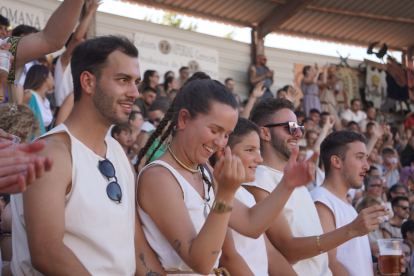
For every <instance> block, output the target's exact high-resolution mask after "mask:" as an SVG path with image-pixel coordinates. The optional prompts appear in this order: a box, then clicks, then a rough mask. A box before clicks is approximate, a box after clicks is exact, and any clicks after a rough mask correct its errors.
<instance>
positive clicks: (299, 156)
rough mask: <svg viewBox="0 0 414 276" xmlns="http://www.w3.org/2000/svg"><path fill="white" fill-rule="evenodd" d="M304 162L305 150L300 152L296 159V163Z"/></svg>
mask: <svg viewBox="0 0 414 276" xmlns="http://www.w3.org/2000/svg"><path fill="white" fill-rule="evenodd" d="M305 160H306V150H300V151H299V154H298V157H297V158H296V161H297V162H303V161H305Z"/></svg>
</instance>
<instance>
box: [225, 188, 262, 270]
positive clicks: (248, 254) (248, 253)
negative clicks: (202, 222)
mask: <svg viewBox="0 0 414 276" xmlns="http://www.w3.org/2000/svg"><path fill="white" fill-rule="evenodd" d="M236 198H237V199H238V200H239V201H240V202H242V203H243V204H244V205H246V206H248V207H250V208H251V207H253V206H254V205H255V204H256V201H255V199H254V197H253V195H252V194H251V193H249V192H248V191H247V190H246V189H245V188H243V187H240V188H239V189H238V190H237V192H236ZM232 232H233V240H234V245H235V246H236V250H237V252H238V253H239V254H240V256H242V257H243V259H244V260H245V262H246V263H247V265H248V266H249V268H250V270H251V271H252V272H253V274H254V275H255V276H269V273H268V260H267V251H266V244H265V239H264V236H263V235H261V236H260V237H259V238H258V239H252V238H249V237H246V236H243V235H241V234H239V233H238V232H237V231H235V230H232Z"/></svg>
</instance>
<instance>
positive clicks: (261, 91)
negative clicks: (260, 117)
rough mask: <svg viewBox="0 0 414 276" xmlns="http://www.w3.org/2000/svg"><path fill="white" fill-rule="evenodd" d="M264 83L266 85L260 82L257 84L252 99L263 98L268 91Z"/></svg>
mask: <svg viewBox="0 0 414 276" xmlns="http://www.w3.org/2000/svg"><path fill="white" fill-rule="evenodd" d="M264 83H265V82H264V81H260V82H258V83H257V84H256V86H255V87H254V89H253V91H252V95H251V97H253V98H256V99H258V98H260V97H261V96H263V94H264V92H265V91H266V89H267V88H266V87H263V85H264Z"/></svg>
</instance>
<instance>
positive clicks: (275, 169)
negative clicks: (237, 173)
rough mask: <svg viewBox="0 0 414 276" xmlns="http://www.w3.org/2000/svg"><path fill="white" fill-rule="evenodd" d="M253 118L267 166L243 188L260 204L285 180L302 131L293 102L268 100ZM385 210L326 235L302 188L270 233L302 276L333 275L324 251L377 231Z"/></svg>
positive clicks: (370, 212)
mask: <svg viewBox="0 0 414 276" xmlns="http://www.w3.org/2000/svg"><path fill="white" fill-rule="evenodd" d="M250 119H251V120H252V121H253V122H255V123H256V124H258V125H259V126H260V129H261V134H260V149H261V154H262V158H263V163H262V164H261V165H259V166H258V167H257V169H256V181H255V182H252V183H245V184H244V187H245V188H246V189H247V190H248V191H249V192H251V193H252V194H253V196H254V197H255V199H256V202H259V201H260V200H262V199H263V198H265V197H266V196H268V195H269V193H271V192H272V191H273V190H274V189H275V187H276V186H277V185H278V184H279V182H280V180H281V179H282V177H283V170H284V167H285V165H286V164H287V161H288V159H289V156H290V155H291V154H292V151H293V149H294V148H295V147H297V142H298V139H299V138H300V137H301V136H302V133H303V128H301V127H300V126H298V125H297V121H296V116H295V113H293V104H292V103H291V102H290V101H288V100H285V99H265V100H263V101H261V102H259V103H257V104H256V105H255V107H254V108H253V109H252V111H251V116H250ZM384 209H385V207H383V206H373V207H371V208H368V209H366V210H365V211H364V212H363V213H362V214H361V215H359V216H358V217H357V218H356V219H355V220H354V221H353V222H351V223H350V224H348V225H347V226H344V227H342V228H339V229H337V230H335V231H332V232H330V233H326V234H323V229H322V226H321V223H320V220H319V217H318V212H317V210H316V208H315V204H314V203H313V200H312V198H311V196H310V194H309V192H308V190H307V189H306V188H305V187H304V186H302V187H299V188H296V189H295V190H294V191H293V193H292V195H291V197H290V198H289V200H288V202H287V203H286V205H285V207H284V208H283V213H282V214H281V215H279V217H278V218H277V219H276V220H275V222H274V223H273V224H272V225H271V226H270V227H269V228H268V230H267V231H266V234H267V236H268V237H269V240H270V241H271V242H272V244H273V245H274V246H275V247H276V249H278V250H279V251H280V252H281V253H282V254H283V255H284V257H285V258H286V259H287V260H288V261H289V262H290V263H291V264H292V266H293V269H294V270H295V271H296V273H297V274H298V275H312V276H318V275H320V276H325V275H332V272H331V270H330V269H329V259H328V255H327V253H325V252H328V251H330V250H332V249H334V248H336V247H338V246H339V245H341V244H343V243H345V242H347V241H349V240H350V239H352V238H355V237H358V236H363V235H366V234H367V233H369V232H371V231H373V230H375V229H376V228H378V226H377V224H378V221H377V220H376V219H375V218H376V217H378V216H384V215H386V214H387V213H386V212H384V211H383V210H384ZM361 275H362V274H361Z"/></svg>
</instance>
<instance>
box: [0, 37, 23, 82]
mask: <svg viewBox="0 0 414 276" xmlns="http://www.w3.org/2000/svg"><path fill="white" fill-rule="evenodd" d="M9 38H10V37H6V38H5V39H0V45H2V44H6V43H7V42H8V41H9ZM23 70H24V66H21V67H19V68H16V70H15V73H14V84H18V83H19V81H20V78H21V77H22V74H23Z"/></svg>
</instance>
